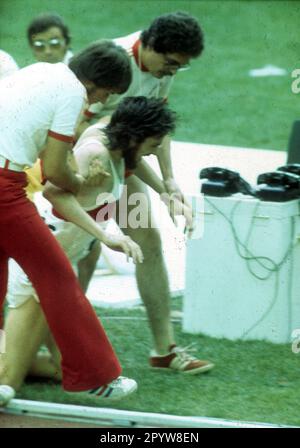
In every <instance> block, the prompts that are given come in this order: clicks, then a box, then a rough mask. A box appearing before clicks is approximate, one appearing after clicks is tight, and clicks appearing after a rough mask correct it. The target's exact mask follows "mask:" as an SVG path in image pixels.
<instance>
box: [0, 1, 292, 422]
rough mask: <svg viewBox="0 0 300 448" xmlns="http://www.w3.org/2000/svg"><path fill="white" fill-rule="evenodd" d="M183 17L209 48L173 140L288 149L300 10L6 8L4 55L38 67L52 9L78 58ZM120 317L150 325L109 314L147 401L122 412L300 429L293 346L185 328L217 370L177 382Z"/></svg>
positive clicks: (186, 80)
mask: <svg viewBox="0 0 300 448" xmlns="http://www.w3.org/2000/svg"><path fill="white" fill-rule="evenodd" d="M178 9H181V10H184V11H187V12H189V13H191V14H193V15H195V16H196V17H198V18H199V21H200V23H201V24H202V26H203V30H204V33H205V38H206V49H205V52H204V54H203V56H201V58H199V59H198V60H195V61H194V62H193V67H192V69H191V70H190V71H188V72H185V73H180V74H178V76H177V78H176V81H175V82H174V85H173V90H172V95H171V97H170V103H171V105H172V106H173V107H174V109H175V110H176V111H177V112H178V113H179V116H180V123H179V126H178V129H177V131H176V135H175V138H176V139H178V140H186V141H192V142H199V143H209V144H222V145H233V146H243V147H254V148H270V149H278V150H284V149H285V148H286V144H287V141H288V136H289V132H290V128H291V124H292V122H293V121H294V120H295V119H297V118H298V117H299V98H300V94H298V95H295V94H293V93H292V91H291V82H292V78H291V72H292V70H293V69H295V68H300V60H299V54H300V51H299V50H300V38H299V37H298V36H299V31H298V30H299V23H300V2H298V1H264V2H256V1H180V0H179V1H168V0H165V1H156V0H153V1H140V0H132V1H128V0H121V1H118V0H105V1H98V0H72V1H71V0H51V1H50V0H49V1H47V0H0V42H1V43H0V46H1V48H3V49H4V50H6V51H8V52H9V53H11V54H12V55H13V56H14V57H15V59H16V60H17V62H18V63H19V65H20V66H24V65H26V64H28V63H31V62H33V59H32V56H31V53H30V49H29V48H28V45H27V41H26V27H27V24H28V23H29V21H30V20H31V18H32V17H33V16H34V15H36V14H38V13H40V12H43V11H56V12H58V13H60V14H61V15H62V16H63V17H64V18H65V20H66V22H67V23H68V24H69V26H70V28H71V31H72V36H73V49H74V50H75V51H77V50H79V49H81V48H82V47H83V46H84V45H86V44H88V43H89V42H90V41H93V40H96V39H99V38H101V37H108V38H113V37H118V36H122V35H125V34H128V33H131V32H133V31H135V30H137V29H142V28H144V27H146V26H147V25H148V23H149V22H150V21H151V20H152V19H153V18H154V17H155V16H157V15H159V14H162V13H164V12H169V11H173V10H178ZM267 64H273V65H275V66H278V67H281V68H284V69H286V70H287V75H286V76H282V77H266V78H251V77H249V76H248V71H249V70H250V69H252V68H259V67H263V66H264V65H267ZM175 302H176V301H174V306H176V307H178V306H180V304H179V305H178V303H175ZM120 313H121V314H122V316H133V317H139V316H141V317H144V313H143V312H142V311H139V310H123V311H122V312H120V311H116V310H105V311H101V316H103V323H104V325H105V327H106V329H107V331H108V334H109V336H110V338H111V340H112V342H113V344H114V346H115V347H116V350H117V353H118V354H119V356H120V359H121V362H122V364H123V365H124V374H125V375H128V376H132V377H134V378H135V379H137V381H138V382H139V390H138V392H137V394H135V396H133V397H131V398H128V399H127V400H124V401H122V402H121V403H120V404H118V405H115V406H114V407H115V408H118V409H129V410H136V411H148V412H162V413H170V414H175V415H178V414H180V415H198V416H199V415H202V416H211V417H220V418H232V419H240V420H253V421H262V422H272V423H283V424H290V425H292V424H293V425H300V417H299V414H298V408H299V401H300V379H299V367H300V360H299V356H298V357H297V356H296V355H295V354H293V353H292V352H291V347H290V346H288V345H278V346H277V345H272V344H269V343H265V342H241V341H235V342H231V341H225V340H221V341H220V340H216V339H212V338H207V337H203V336H201V335H200V336H191V335H186V334H185V335H184V334H182V333H181V327H180V325H179V324H176V333H177V337H178V340H179V341H180V343H182V344H184V345H186V344H189V343H190V342H192V341H194V342H196V344H197V346H198V347H199V349H200V354H201V356H202V357H203V358H206V357H207V358H210V359H212V360H213V361H214V362H215V363H216V368H215V370H214V371H212V372H211V373H209V374H206V375H203V376H201V375H200V376H197V377H191V378H190V377H188V378H186V377H184V376H180V375H176V374H172V375H167V374H162V373H158V372H154V371H152V370H151V369H149V367H148V363H147V355H148V352H149V350H150V348H151V340H150V333H149V329H148V326H147V324H146V322H145V321H143V320H142V321H139V320H132V321H130V322H128V321H121V320H120V321H118V320H109V319H108V318H107V317H105V316H107V315H108V314H109V315H116V314H117V315H120ZM18 397H20V398H27V399H37V400H46V401H48V400H49V401H54V402H65V403H75V404H90V405H92V406H96V405H97V404H96V401H95V400H94V399H90V402H87V401H86V400H82V399H81V398H80V397H79V396H78V395H76V394H75V395H70V396H69V395H68V394H66V393H64V392H63V391H62V389H61V388H60V386H57V385H52V384H49V383H29V384H26V385H24V386H23V387H22V389H21V391H20V393H19V395H18Z"/></svg>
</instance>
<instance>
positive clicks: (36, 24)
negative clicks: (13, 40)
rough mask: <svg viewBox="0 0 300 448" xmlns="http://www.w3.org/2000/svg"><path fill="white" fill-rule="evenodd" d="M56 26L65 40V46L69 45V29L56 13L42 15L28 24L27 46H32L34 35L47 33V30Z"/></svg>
mask: <svg viewBox="0 0 300 448" xmlns="http://www.w3.org/2000/svg"><path fill="white" fill-rule="evenodd" d="M53 26H56V27H57V28H59V29H60V30H61V32H62V35H63V36H64V38H65V41H66V44H67V45H69V43H70V42H71V36H70V32H69V28H68V27H67V25H66V24H65V23H64V21H63V19H62V17H60V16H59V15H58V14H56V13H48V12H47V13H43V14H40V15H38V16H37V17H35V18H34V19H33V20H32V21H31V22H30V24H29V26H28V28H27V38H28V41H29V44H30V45H31V44H32V36H33V35H34V34H38V33H43V32H44V31H47V30H48V29H49V28H51V27H53Z"/></svg>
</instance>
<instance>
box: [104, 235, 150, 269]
mask: <svg viewBox="0 0 300 448" xmlns="http://www.w3.org/2000/svg"><path fill="white" fill-rule="evenodd" d="M101 241H102V242H103V244H105V245H106V246H107V247H109V248H110V249H113V250H116V251H117V252H124V253H125V254H126V257H127V261H128V260H129V258H132V260H133V262H134V263H135V264H137V263H143V261H144V256H143V253H142V251H141V248H140V246H139V245H138V244H136V243H135V242H134V241H133V240H132V239H131V238H130V237H129V236H125V235H113V234H110V233H108V232H104V235H103V237H102V238H101Z"/></svg>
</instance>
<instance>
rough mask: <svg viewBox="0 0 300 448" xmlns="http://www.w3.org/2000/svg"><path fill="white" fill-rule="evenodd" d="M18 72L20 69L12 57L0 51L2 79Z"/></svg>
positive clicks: (0, 74)
mask: <svg viewBox="0 0 300 448" xmlns="http://www.w3.org/2000/svg"><path fill="white" fill-rule="evenodd" d="M17 70H19V67H18V65H17V63H16V62H15V60H14V59H13V58H12V57H11V55H10V54H8V53H6V51H3V50H0V79H3V78H5V77H6V76H9V75H11V74H12V73H15V72H16V71H17Z"/></svg>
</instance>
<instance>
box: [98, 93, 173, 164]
mask: <svg viewBox="0 0 300 448" xmlns="http://www.w3.org/2000/svg"><path fill="white" fill-rule="evenodd" d="M175 117H176V115H175V112H173V111H171V110H170V109H169V108H168V106H167V105H166V103H165V101H164V100H162V99H156V98H146V97H144V96H136V97H127V98H124V99H123V100H122V101H121V102H120V104H119V105H118V107H117V109H116V110H115V111H114V113H113V115H112V117H111V121H110V123H109V124H108V125H107V126H106V128H105V129H104V133H105V135H106V136H107V139H108V149H110V150H111V151H113V150H116V149H121V150H122V151H123V157H124V159H125V164H126V167H127V168H129V169H134V168H135V167H136V161H135V154H136V151H137V149H138V146H139V145H140V144H141V143H142V142H143V141H144V140H145V139H146V138H148V137H156V138H162V137H164V136H165V135H167V134H169V133H172V132H174V130H175ZM132 142H134V143H135V144H134V146H132Z"/></svg>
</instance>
